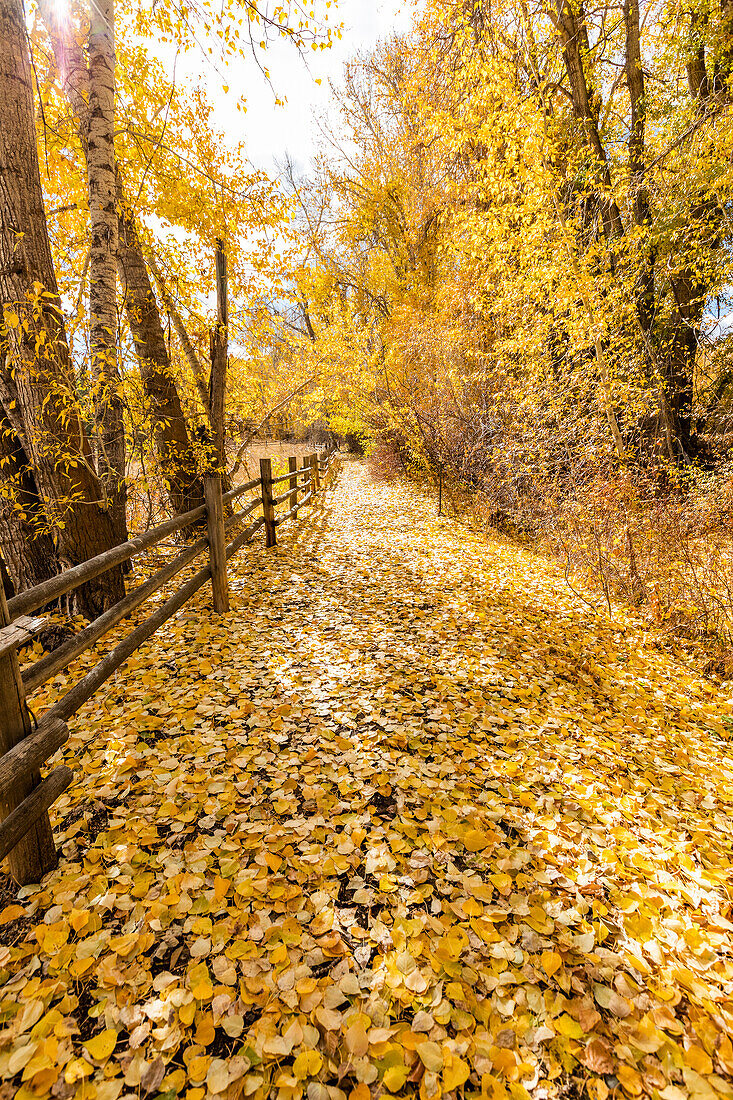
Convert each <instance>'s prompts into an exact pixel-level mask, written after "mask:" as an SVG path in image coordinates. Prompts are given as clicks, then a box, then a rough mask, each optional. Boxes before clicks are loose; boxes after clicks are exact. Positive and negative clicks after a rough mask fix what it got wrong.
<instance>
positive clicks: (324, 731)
mask: <svg viewBox="0 0 733 1100" xmlns="http://www.w3.org/2000/svg"><path fill="white" fill-rule="evenodd" d="M434 511H435V509H434V502H432V501H429V500H427V498H424V497H423V496H421V495H420V494H419V493H416V492H415V491H414V490H411V489H409V488H406V487H404V486H401V485H385V484H377V483H375V482H373V481H372V480H370V478H369V476H368V473H367V471H366V469H365V467H364V466H363V465H361V464H358V463H351V464H347V465H346V466H345V469H344V471H343V472H342V474H341V476H340V480H339V483H338V484H337V487H336V488H335V490H334V491H333V492H332V493H330V494H328V496H327V498H326V501H325V504H323V505H321V506H320V508H319V509H317V510H316V511H314V512H313V513H312V514H311V516H310V517H309V518H308V519H306V520H305V522H303V523H302V525H300V526H299V527H298V528H297V529H294V530H292V531H289V532H287V533H283V537H282V541H281V545H280V546H279V547H278V548H277V549H276V550H275V551H273V552H269V553H268V552H266V551H265V550H264V549H263V548H261V547H259V546H258V547H253V548H251V549H250V550H248V551H247V552H246V553H245V554H243V555H241V556H240V557H239V558H238V560H237V565H236V569H237V573H236V575H235V576H233V579H232V591H233V597H234V598H233V609H232V612H231V614H230V615H229V616H226V617H225V618H224V619H222V620H220V621H216V620H215V619H214V618H213V616H212V615H211V612H210V610H209V609H208V603H207V601H208V598H209V597H208V592H205V593H204V594H202V597H201V599H200V602H199V603H198V604H197V605H194V606H193V607H188V608H186V609H185V610H184V612H183V613H181V614H180V615H179V616H178V617H177V618H176V619H175V620H174V622H173V623H171V624H168V626H167V628H166V629H164V630H163V631H161V632H160V633H159V634H158V635H156V637H155V638H154V639H153V641H152V643H151V644H149V645H148V646H146V647H145V648H144V649H143V650H142V651H140V652H139V653H138V654H137V655H136V656H135V658H134V659H133V660H131V661H130V662H129V663H128V665H127V666H125V668H124V669H122V670H121V671H120V673H118V675H117V676H116V677H115V679H114V680H113V681H110V683H109V684H108V685H107V690H106V692H105V693H104V694H101V695H100V696H98V697H97V698H96V699H95V700H93V701H92V702H91V703H90V704H89V705H88V706H87V707H86V708H85V709H84V711H83V712H82V713H81V714H80V716H79V718H78V720H77V722H76V727H75V733H74V737H73V739H72V741H71V742H70V745H69V747H68V750H67V752H66V757H67V759H68V760H69V761H70V762H71V764H72V766H73V767H74V768H75V769H76V770H77V774H78V782H77V783H76V785H75V786H74V787H72V788H71V789H70V791H69V792H68V795H67V796H66V798H65V799H62V800H60V802H59V803H58V804H57V806H56V807H55V808H54V815H55V820H54V826H55V831H56V834H57V837H58V838H59V840H60V841H61V842H62V843H63V844H64V848H63V850H64V858H63V860H62V863H61V866H60V867H59V870H58V871H57V872H55V873H54V874H52V875H50V876H48V877H47V879H46V880H45V881H44V883H43V884H42V886H41V887H31V888H26V889H25V890H22V891H20V893H19V895H18V897H17V899H11V900H10V902H9V904H8V905H7V906H6V908H5V909H4V910H2V911H0V922H1V923H0V943H1V944H2V945H3V946H0V1015H1V1016H2V1020H3V1021H4V1027H5V1030H0V1081H2V1080H4V1082H5V1083H4V1085H2V1084H0V1100H5V1098H6V1097H7V1098H10V1097H11V1096H15V1097H18V1098H19V1100H31V1098H39V1097H44V1096H47V1095H53V1096H55V1097H57V1098H59V1100H66V1098H71V1097H72V1096H78V1097H84V1098H86V1097H88V1098H89V1100H116V1098H117V1097H120V1096H122V1097H126V1096H129V1097H130V1098H132V1097H138V1096H147V1097H150V1098H154V1097H158V1096H164V1097H166V1100H173V1098H174V1097H176V1096H180V1097H186V1098H187V1100H203V1098H204V1097H205V1096H206V1095H207V1094H208V1095H211V1096H221V1095H229V1096H230V1097H232V1098H234V1097H238V1096H258V1097H259V1096H265V1095H268V1094H269V1093H272V1095H273V1096H277V1097H278V1100H291V1098H293V1100H297V1098H298V1097H300V1096H301V1095H303V1094H306V1093H307V1096H308V1100H345V1098H346V1097H349V1096H352V1097H354V1100H368V1097H369V1096H370V1095H372V1096H374V1097H376V1096H378V1095H381V1096H386V1095H389V1094H393V1095H397V1094H399V1095H410V1094H412V1093H416V1092H417V1091H418V1090H419V1091H420V1094H421V1096H422V1097H423V1100H432V1098H434V1097H438V1096H440V1095H441V1094H445V1093H449V1092H452V1091H454V1090H456V1089H457V1090H458V1092H459V1093H461V1094H466V1095H468V1094H474V1095H478V1094H480V1093H483V1094H484V1095H485V1096H488V1097H494V1096H496V1097H500V1098H502V1100H504V1098H506V1097H511V1098H512V1100H526V1098H527V1094H528V1093H529V1095H531V1096H532V1097H537V1098H538V1100H544V1098H545V1097H547V1096H548V1095H549V1096H554V1095H557V1094H559V1093H561V1092H565V1094H567V1089H568V1088H570V1089H571V1090H572V1089H574V1090H575V1095H578V1096H579V1095H580V1094H581V1092H582V1090H583V1088H586V1089H587V1091H588V1093H589V1095H590V1096H591V1097H593V1098H597V1100H606V1097H608V1096H609V1095H610V1094H611V1093H613V1092H614V1090H620V1092H621V1093H623V1094H626V1095H628V1096H631V1097H635V1096H638V1095H640V1094H642V1093H648V1094H650V1095H652V1096H654V1097H655V1100H656V1097H658V1096H661V1098H662V1100H682V1098H683V1097H685V1096H698V1095H699V1096H700V1097H705V1098H714V1097H716V1096H721V1097H730V1096H733V1077H732V1075H733V1046H731V1041H730V1038H729V1035H730V1034H731V1033H733V961H732V959H731V949H732V947H733V924H732V923H731V896H730V892H731V886H730V883H729V880H730V869H731V845H732V837H733V831H732V829H731V824H732V822H731V816H730V813H731V803H732V801H733V772H732V769H731V764H732V762H733V753H732V752H731V749H730V745H729V741H728V738H729V737H730V736H731V734H732V733H733V726H732V725H731V710H730V704H729V702H727V701H726V700H724V699H721V698H720V697H716V696H715V694H714V691H713V688H712V686H711V685H709V684H708V683H706V682H705V681H702V680H700V679H698V678H696V677H694V676H693V674H692V673H691V672H690V671H689V670H688V669H686V668H685V667H684V666H683V665H680V664H678V663H675V662H674V661H672V660H671V659H670V658H668V657H667V656H665V655H664V654H661V653H659V652H657V651H655V650H653V649H651V648H648V647H647V646H646V644H645V641H644V639H643V637H641V635H639V634H638V633H637V632H636V628H635V627H634V626H633V625H632V624H619V623H617V624H608V623H606V624H604V623H602V622H599V621H598V620H597V619H595V618H593V616H592V615H591V613H590V612H589V610H588V609H587V608H586V607H584V606H583V605H582V604H581V603H579V602H578V601H576V600H575V599H574V598H573V597H572V596H570V595H569V594H568V592H567V590H566V589H565V588H564V587H563V585H562V583H561V579H560V577H559V576H558V574H557V573H556V572H555V571H554V568H553V567H552V566H548V565H547V564H546V563H545V562H543V561H542V560H541V559H538V558H535V557H533V556H532V555H531V554H528V553H525V552H523V551H520V550H517V549H516V548H512V547H510V546H508V545H505V544H502V543H496V544H492V545H487V543H486V542H485V540H483V539H480V538H479V537H478V536H473V535H471V534H470V533H468V532H466V531H464V530H461V529H459V528H457V527H456V526H455V525H454V524H453V523H452V522H451V521H449V520H446V519H437V518H436V517H435V515H434ZM113 641H114V639H110V643H109V644H112V643H113ZM87 660H88V661H89V662H91V660H92V658H91V657H89V658H88V659H87ZM82 667H83V664H82V663H80V664H79V665H77V666H76V668H75V669H73V670H72V675H73V677H74V678H76V677H77V676H78V674H79V671H80V669H81V668H82ZM62 682H63V678H62V677H59V678H58V679H57V682H56V690H58V689H59V688H60V687H62ZM36 705H37V706H38V709H39V711H40V710H42V709H43V705H44V702H43V700H40V701H38V704H36V702H35V700H34V706H36ZM77 1027H78V1031H77V1030H76V1028H77ZM85 1044H86V1045H85Z"/></svg>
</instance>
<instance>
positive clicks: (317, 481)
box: [311, 453, 321, 493]
mask: <svg viewBox="0 0 733 1100" xmlns="http://www.w3.org/2000/svg"><path fill="white" fill-rule="evenodd" d="M311 470H312V471H313V488H314V490H315V492H316V493H320V491H321V471H320V468H319V466H318V453H316V454H314V455H311Z"/></svg>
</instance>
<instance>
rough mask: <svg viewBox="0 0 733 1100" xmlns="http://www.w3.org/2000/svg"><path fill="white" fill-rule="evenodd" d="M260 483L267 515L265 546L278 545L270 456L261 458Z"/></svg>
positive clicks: (264, 512)
mask: <svg viewBox="0 0 733 1100" xmlns="http://www.w3.org/2000/svg"><path fill="white" fill-rule="evenodd" d="M260 483H261V485H262V514H263V515H264V517H265V546H276V545H277V534H276V527H275V506H274V504H273V503H272V463H271V461H270V459H269V458H261V459H260Z"/></svg>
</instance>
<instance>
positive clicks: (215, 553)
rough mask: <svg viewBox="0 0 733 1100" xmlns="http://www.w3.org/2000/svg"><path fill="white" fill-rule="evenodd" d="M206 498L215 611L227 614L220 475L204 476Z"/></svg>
mask: <svg viewBox="0 0 733 1100" xmlns="http://www.w3.org/2000/svg"><path fill="white" fill-rule="evenodd" d="M204 499H205V500H206V522H207V525H208V528H209V563H210V565H211V592H212V595H213V597H214V611H215V612H216V613H217V615H225V614H226V613H227V611H228V610H229V581H228V579H227V552H226V539H225V537H224V504H223V502H222V499H221V478H220V477H218V476H216V475H214V476H211V475H210V476H208V477H205V478H204Z"/></svg>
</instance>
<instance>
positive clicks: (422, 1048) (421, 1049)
mask: <svg viewBox="0 0 733 1100" xmlns="http://www.w3.org/2000/svg"><path fill="white" fill-rule="evenodd" d="M415 1050H416V1051H417V1056H418V1058H419V1059H420V1061H421V1062H422V1064H423V1065H424V1066H425V1069H429V1070H430V1071H431V1073H439V1072H440V1071H441V1069H442V1068H443V1051H442V1050H441V1049H440V1047H439V1046H438V1044H437V1043H434V1042H432V1041H431V1040H429V1039H428V1040H427V1041H426V1042H424V1043H418V1044H417V1046H416V1047H415Z"/></svg>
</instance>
